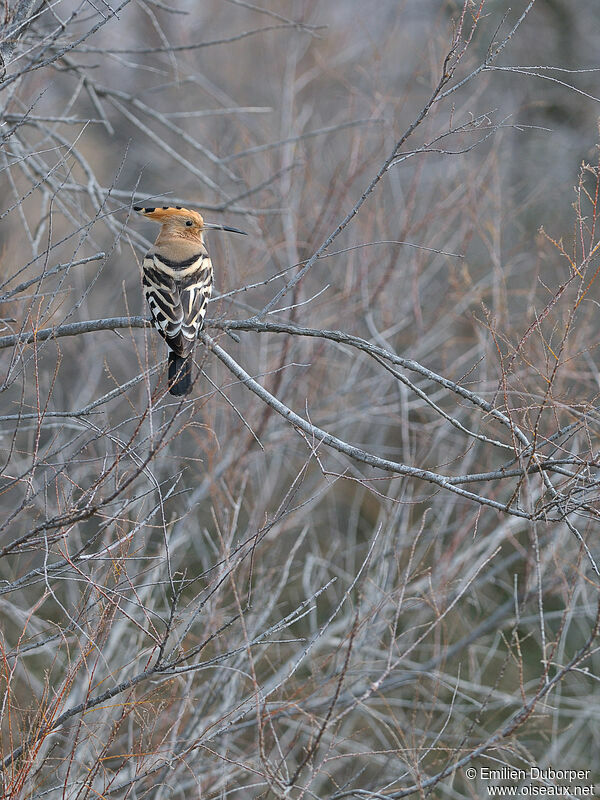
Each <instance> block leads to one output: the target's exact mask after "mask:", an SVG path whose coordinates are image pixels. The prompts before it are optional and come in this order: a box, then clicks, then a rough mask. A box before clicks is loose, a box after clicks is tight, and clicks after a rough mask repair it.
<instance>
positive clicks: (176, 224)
mask: <svg viewBox="0 0 600 800" xmlns="http://www.w3.org/2000/svg"><path fill="white" fill-rule="evenodd" d="M133 210H134V211H137V212H138V214H141V215H142V216H144V217H146V218H147V219H151V220H152V221H153V222H158V223H159V225H162V233H164V234H166V235H168V236H175V237H179V236H180V237H182V238H184V239H198V240H199V241H201V242H202V241H203V238H202V234H203V233H204V231H205V230H207V229H209V228H210V229H215V230H220V231H230V232H231V233H242V234H244V235H245V231H240V230H238V229H237V228H230V227H228V226H227V225H218V224H217V223H214V222H206V221H205V220H204V217H202V215H201V214H199V213H198V212H197V211H192V210H191V209H189V208H182V207H181V206H161V207H149V206H147V207H142V206H134V207H133Z"/></svg>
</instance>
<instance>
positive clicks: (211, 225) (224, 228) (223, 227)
mask: <svg viewBox="0 0 600 800" xmlns="http://www.w3.org/2000/svg"><path fill="white" fill-rule="evenodd" d="M204 227H205V228H211V229H212V230H215V231H229V233H241V234H242V236H247V235H248V234H247V233H246V231H241V230H240V229H239V228H230V227H229V225H218V224H217V223H216V222H205V223H204Z"/></svg>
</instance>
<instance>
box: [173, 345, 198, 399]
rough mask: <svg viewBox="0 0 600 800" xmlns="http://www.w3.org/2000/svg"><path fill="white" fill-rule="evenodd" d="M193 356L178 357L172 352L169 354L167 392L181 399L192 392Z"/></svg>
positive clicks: (190, 354)
mask: <svg viewBox="0 0 600 800" xmlns="http://www.w3.org/2000/svg"><path fill="white" fill-rule="evenodd" d="M192 362H193V354H192V353H189V354H188V355H187V356H183V357H182V356H178V355H177V353H174V352H173V351H172V350H171V352H170V353H169V392H170V394H172V395H175V397H181V396H183V395H186V394H189V393H190V392H191V391H192Z"/></svg>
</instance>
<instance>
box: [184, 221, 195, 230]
mask: <svg viewBox="0 0 600 800" xmlns="http://www.w3.org/2000/svg"><path fill="white" fill-rule="evenodd" d="M185 224H186V225H187V226H188V228H191V227H192V225H193V224H194V223H193V222H192V220H191V219H188V220H187V222H186V223H185Z"/></svg>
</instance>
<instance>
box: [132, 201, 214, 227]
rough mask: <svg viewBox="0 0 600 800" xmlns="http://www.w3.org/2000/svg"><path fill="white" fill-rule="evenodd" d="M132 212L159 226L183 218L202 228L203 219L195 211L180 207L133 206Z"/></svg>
mask: <svg viewBox="0 0 600 800" xmlns="http://www.w3.org/2000/svg"><path fill="white" fill-rule="evenodd" d="M133 210H134V211H137V212H138V214H142V216H144V217H148V219H151V220H153V221H154V222H159V223H161V224H162V223H163V222H168V221H169V220H170V219H175V218H177V217H185V218H186V219H192V220H193V221H194V222H195V223H196V224H197V225H199V226H200V227H201V228H202V227H203V226H204V219H203V218H202V216H201V215H200V214H199V213H198V212H197V211H192V210H191V209H189V208H182V207H181V206H158V207H156V208H155V207H153V206H146V207H145V208H144V207H142V206H134V207H133Z"/></svg>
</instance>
